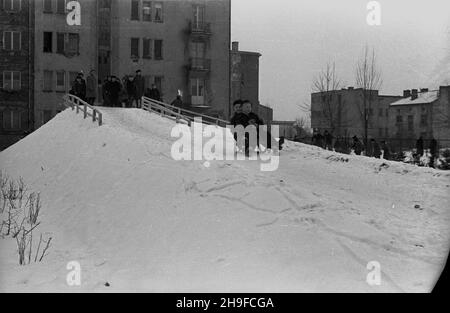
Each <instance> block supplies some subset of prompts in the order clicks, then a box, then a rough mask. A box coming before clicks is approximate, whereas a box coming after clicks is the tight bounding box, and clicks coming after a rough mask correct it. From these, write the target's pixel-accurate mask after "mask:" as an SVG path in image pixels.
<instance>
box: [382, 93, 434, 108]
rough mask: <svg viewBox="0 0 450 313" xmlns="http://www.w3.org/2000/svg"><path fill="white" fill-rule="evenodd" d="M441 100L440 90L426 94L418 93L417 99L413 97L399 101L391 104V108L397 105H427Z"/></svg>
mask: <svg viewBox="0 0 450 313" xmlns="http://www.w3.org/2000/svg"><path fill="white" fill-rule="evenodd" d="M438 98H439V90H431V91H426V92H418V93H417V98H416V99H412V97H408V98H403V99H400V100H398V101H395V102H393V103H391V104H390V105H391V106H396V105H414V104H426V103H432V102H434V101H436V100H437V99H438Z"/></svg>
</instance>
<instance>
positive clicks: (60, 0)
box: [56, 0, 66, 14]
mask: <svg viewBox="0 0 450 313" xmlns="http://www.w3.org/2000/svg"><path fill="white" fill-rule="evenodd" d="M56 13H59V14H66V0H56Z"/></svg>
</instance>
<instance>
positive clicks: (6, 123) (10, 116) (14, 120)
mask: <svg viewBox="0 0 450 313" xmlns="http://www.w3.org/2000/svg"><path fill="white" fill-rule="evenodd" d="M2 125H3V129H9V130H12V129H20V128H21V114H20V112H19V111H9V110H5V111H3V118H2Z"/></svg>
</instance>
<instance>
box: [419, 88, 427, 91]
mask: <svg viewBox="0 0 450 313" xmlns="http://www.w3.org/2000/svg"><path fill="white" fill-rule="evenodd" d="M420 92H428V88H421V89H420Z"/></svg>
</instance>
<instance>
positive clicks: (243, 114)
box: [230, 99, 282, 156]
mask: <svg viewBox="0 0 450 313" xmlns="http://www.w3.org/2000/svg"><path fill="white" fill-rule="evenodd" d="M230 124H231V125H233V126H234V127H235V128H236V127H237V126H239V125H240V126H242V127H243V128H244V129H245V128H246V127H247V126H250V125H253V126H255V131H256V145H254V143H252V142H250V134H249V133H248V132H245V133H244V136H243V137H242V138H239V137H238V133H237V132H235V133H234V134H233V135H234V139H235V141H236V143H237V147H238V149H239V150H243V151H244V152H245V155H246V156H249V154H250V152H251V151H253V150H257V153H259V152H260V151H261V150H262V149H261V148H262V147H261V145H260V144H262V145H263V146H264V148H265V149H267V150H269V151H270V150H271V149H272V139H273V138H272V135H271V133H270V131H269V130H268V131H267V141H266V142H264V143H260V141H259V131H260V129H259V126H262V125H264V121H263V120H262V119H261V118H260V117H259V116H258V114H256V113H254V112H253V111H252V103H251V102H250V101H249V100H241V99H238V100H236V101H234V102H233V116H232V117H231V120H230ZM281 145H282V138H280V141H279V146H278V149H279V150H281V148H282V147H281Z"/></svg>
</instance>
